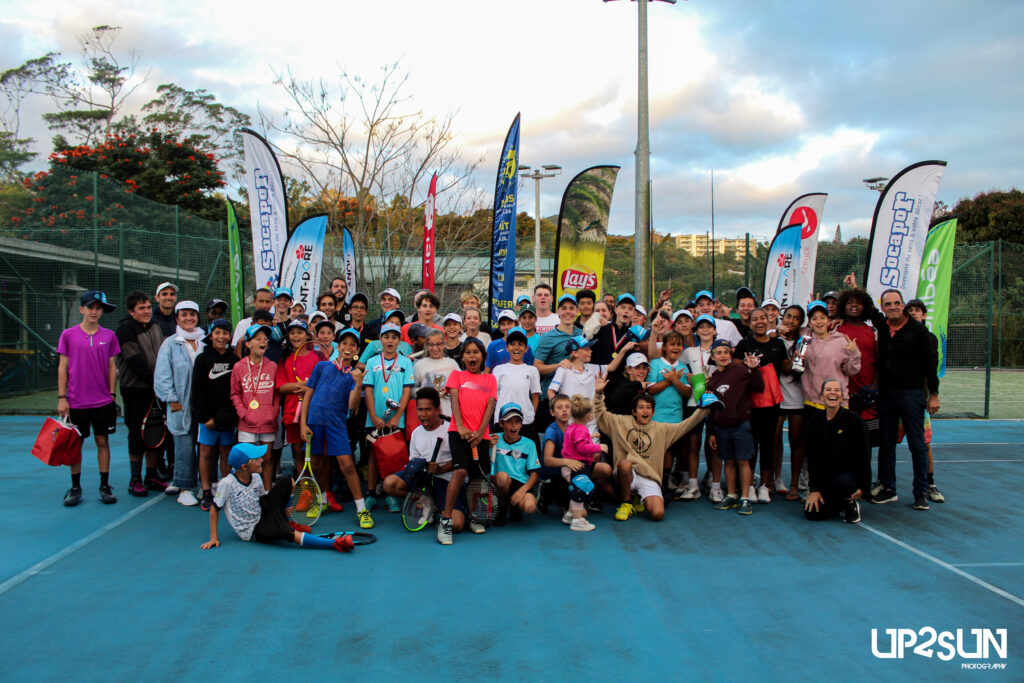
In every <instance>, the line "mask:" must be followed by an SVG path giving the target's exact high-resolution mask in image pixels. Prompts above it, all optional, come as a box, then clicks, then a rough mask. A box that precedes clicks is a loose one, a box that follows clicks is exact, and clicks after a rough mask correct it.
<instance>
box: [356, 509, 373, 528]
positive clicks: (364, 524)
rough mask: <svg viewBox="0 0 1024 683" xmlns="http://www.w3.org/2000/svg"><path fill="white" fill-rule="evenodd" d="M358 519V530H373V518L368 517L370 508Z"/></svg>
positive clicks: (360, 514) (361, 513) (359, 515)
mask: <svg viewBox="0 0 1024 683" xmlns="http://www.w3.org/2000/svg"><path fill="white" fill-rule="evenodd" d="M357 516H358V517H359V528H360V529H372V528H373V517H371V516H370V508H366V509H365V510H363V511H362V512H360V513H359V514H358V515H357Z"/></svg>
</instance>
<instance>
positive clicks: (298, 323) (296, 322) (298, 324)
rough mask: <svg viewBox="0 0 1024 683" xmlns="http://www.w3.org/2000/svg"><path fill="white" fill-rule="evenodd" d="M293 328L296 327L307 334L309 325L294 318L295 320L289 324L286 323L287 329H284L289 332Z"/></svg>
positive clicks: (300, 319)
mask: <svg viewBox="0 0 1024 683" xmlns="http://www.w3.org/2000/svg"><path fill="white" fill-rule="evenodd" d="M293 327H298V328H300V329H303V330H305V331H306V332H309V323H307V322H306V321H305V320H303V319H302V318H296V319H295V320H292V321H291V322H290V323H288V325H287V327H286V328H285V329H288V330H290V329H292V328H293Z"/></svg>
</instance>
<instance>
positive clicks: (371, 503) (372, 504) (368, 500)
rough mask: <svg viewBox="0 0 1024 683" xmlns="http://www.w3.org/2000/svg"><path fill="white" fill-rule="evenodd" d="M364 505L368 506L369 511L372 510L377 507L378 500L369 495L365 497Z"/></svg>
mask: <svg viewBox="0 0 1024 683" xmlns="http://www.w3.org/2000/svg"><path fill="white" fill-rule="evenodd" d="M363 505H365V506H366V509H367V510H372V509H374V508H375V507H377V498H376V497H375V496H373V495H371V494H369V493H367V494H366V495H365V496H363Z"/></svg>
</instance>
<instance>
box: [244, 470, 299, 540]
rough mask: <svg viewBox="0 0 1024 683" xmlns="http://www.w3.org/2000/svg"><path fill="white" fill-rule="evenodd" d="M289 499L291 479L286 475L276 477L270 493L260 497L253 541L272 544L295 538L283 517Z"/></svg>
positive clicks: (290, 495)
mask: <svg viewBox="0 0 1024 683" xmlns="http://www.w3.org/2000/svg"><path fill="white" fill-rule="evenodd" d="M291 497H292V478H291V477H289V476H287V475H284V476H281V477H278V479H277V481H276V482H274V485H273V486H272V487H270V492H269V493H264V494H263V495H262V496H260V521H258V522H256V528H255V529H253V530H252V537H253V540H255V541H259V542H260V543H274V542H276V541H290V540H292V539H293V538H294V537H295V532H294V530H293V529H292V527H291V525H290V524H289V523H288V519H287V518H286V517H285V516H284V510H285V508H286V507H288V500H289V499H290V498H291Z"/></svg>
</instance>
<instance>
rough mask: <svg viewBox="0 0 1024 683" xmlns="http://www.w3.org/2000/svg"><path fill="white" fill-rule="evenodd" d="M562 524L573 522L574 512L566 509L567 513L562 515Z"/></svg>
mask: <svg viewBox="0 0 1024 683" xmlns="http://www.w3.org/2000/svg"><path fill="white" fill-rule="evenodd" d="M562 524H572V512H571V511H570V510H566V511H565V514H564V515H562Z"/></svg>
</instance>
